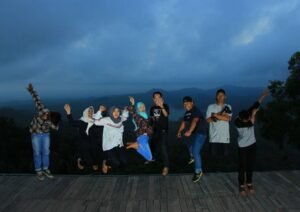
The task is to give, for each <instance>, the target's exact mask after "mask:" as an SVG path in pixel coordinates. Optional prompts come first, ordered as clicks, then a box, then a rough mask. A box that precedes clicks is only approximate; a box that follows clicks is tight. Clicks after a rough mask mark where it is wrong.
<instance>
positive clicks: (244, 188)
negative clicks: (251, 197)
mask: <svg viewBox="0 0 300 212" xmlns="http://www.w3.org/2000/svg"><path fill="white" fill-rule="evenodd" d="M239 192H240V195H241V196H243V197H244V196H247V191H246V186H245V185H240V187H239Z"/></svg>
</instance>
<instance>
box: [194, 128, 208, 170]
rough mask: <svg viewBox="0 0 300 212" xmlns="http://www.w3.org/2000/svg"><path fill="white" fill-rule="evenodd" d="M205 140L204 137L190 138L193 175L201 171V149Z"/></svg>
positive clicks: (196, 135) (199, 135) (195, 136)
mask: <svg viewBox="0 0 300 212" xmlns="http://www.w3.org/2000/svg"><path fill="white" fill-rule="evenodd" d="M205 140H206V135H202V134H195V135H192V136H191V141H192V152H193V156H194V159H195V173H200V172H201V171H202V160H201V153H200V152H201V149H202V147H203V144H204V142H205Z"/></svg>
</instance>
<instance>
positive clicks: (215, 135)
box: [206, 89, 232, 156]
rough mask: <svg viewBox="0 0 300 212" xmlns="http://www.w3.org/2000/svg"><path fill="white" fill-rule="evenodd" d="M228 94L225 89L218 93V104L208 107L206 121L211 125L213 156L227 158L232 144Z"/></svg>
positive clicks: (230, 109) (210, 137)
mask: <svg viewBox="0 0 300 212" xmlns="http://www.w3.org/2000/svg"><path fill="white" fill-rule="evenodd" d="M225 100H226V93H225V91H224V90H223V89H219V90H218V91H217V92H216V103H215V104H211V105H209V106H208V108H207V111H206V120H207V122H208V123H209V143H210V150H211V154H212V155H213V156H216V155H218V156H220V155H222V156H227V155H228V144H229V143H230V134H229V121H230V120H231V116H232V108H231V106H230V105H229V104H225Z"/></svg>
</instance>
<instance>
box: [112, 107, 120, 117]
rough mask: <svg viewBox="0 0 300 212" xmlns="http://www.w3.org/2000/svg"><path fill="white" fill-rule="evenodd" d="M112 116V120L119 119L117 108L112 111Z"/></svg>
mask: <svg viewBox="0 0 300 212" xmlns="http://www.w3.org/2000/svg"><path fill="white" fill-rule="evenodd" d="M112 115H113V117H114V119H118V118H119V117H120V110H119V109H118V108H116V109H114V111H113V113H112Z"/></svg>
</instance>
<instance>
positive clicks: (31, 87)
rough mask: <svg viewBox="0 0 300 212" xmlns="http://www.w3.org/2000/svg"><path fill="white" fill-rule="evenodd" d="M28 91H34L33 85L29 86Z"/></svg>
mask: <svg viewBox="0 0 300 212" xmlns="http://www.w3.org/2000/svg"><path fill="white" fill-rule="evenodd" d="M27 90H28V91H33V85H32V84H31V83H29V84H28V86H27Z"/></svg>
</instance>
